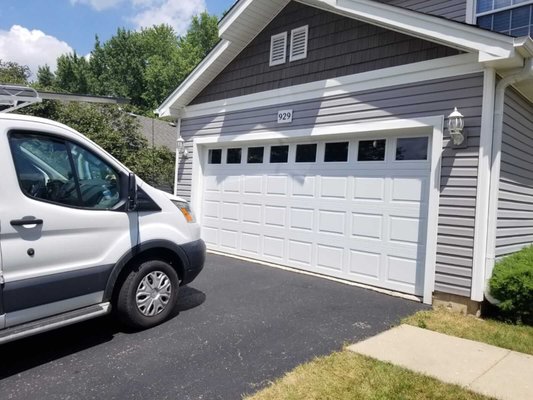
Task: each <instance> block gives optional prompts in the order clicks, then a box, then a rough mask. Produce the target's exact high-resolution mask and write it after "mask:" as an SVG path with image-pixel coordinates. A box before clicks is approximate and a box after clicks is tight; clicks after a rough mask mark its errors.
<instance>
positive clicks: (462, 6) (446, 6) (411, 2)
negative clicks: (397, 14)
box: [376, 0, 466, 22]
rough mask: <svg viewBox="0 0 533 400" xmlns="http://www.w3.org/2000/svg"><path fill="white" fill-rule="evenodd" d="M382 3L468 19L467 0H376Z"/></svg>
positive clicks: (445, 16)
mask: <svg viewBox="0 0 533 400" xmlns="http://www.w3.org/2000/svg"><path fill="white" fill-rule="evenodd" d="M376 1H379V2H380V3H386V4H390V5H392V6H398V7H403V8H407V9H409V10H414V11H419V12H423V13H425V14H431V15H436V16H438V17H444V18H447V19H452V20H454V21H459V22H465V20H466V0H446V1H442V0H376Z"/></svg>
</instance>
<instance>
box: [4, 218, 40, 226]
mask: <svg viewBox="0 0 533 400" xmlns="http://www.w3.org/2000/svg"><path fill="white" fill-rule="evenodd" d="M42 224H43V220H42V219H35V218H34V219H14V220H12V221H11V226H24V225H42Z"/></svg>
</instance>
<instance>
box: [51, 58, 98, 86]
mask: <svg viewBox="0 0 533 400" xmlns="http://www.w3.org/2000/svg"><path fill="white" fill-rule="evenodd" d="M89 76H90V71H89V63H88V62H87V60H86V59H85V57H78V55H77V54H76V53H71V54H63V55H61V56H59V57H58V58H57V70H56V78H55V84H56V85H57V86H58V87H59V88H60V89H62V90H65V91H67V92H69V93H79V94H88V93H91V92H92V90H91V88H90V87H89V82H90V77H89Z"/></svg>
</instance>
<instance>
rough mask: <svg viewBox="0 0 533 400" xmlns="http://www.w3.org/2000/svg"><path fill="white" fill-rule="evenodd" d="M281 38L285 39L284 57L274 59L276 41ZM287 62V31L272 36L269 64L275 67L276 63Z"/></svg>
mask: <svg viewBox="0 0 533 400" xmlns="http://www.w3.org/2000/svg"><path fill="white" fill-rule="evenodd" d="M279 39H283V57H282V58H280V59H279V60H274V59H273V56H274V43H276V42H277V41H278V40H279ZM285 62H287V32H282V33H278V34H277V35H273V36H272V37H271V38H270V62H269V66H271V67H273V66H275V65H281V64H285Z"/></svg>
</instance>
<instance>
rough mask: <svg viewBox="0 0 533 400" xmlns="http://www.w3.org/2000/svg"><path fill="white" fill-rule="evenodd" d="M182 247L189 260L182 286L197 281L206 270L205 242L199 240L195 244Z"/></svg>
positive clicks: (191, 243)
mask: <svg viewBox="0 0 533 400" xmlns="http://www.w3.org/2000/svg"><path fill="white" fill-rule="evenodd" d="M180 247H181V249H182V250H183V251H184V253H185V255H186V256H187V260H188V265H186V266H185V270H184V271H183V280H182V281H181V285H186V284H188V283H191V282H192V281H193V280H194V279H196V277H197V276H198V274H199V273H200V272H201V271H202V269H203V268H204V263H205V254H206V246H205V242H204V241H203V240H202V239H199V240H196V241H194V242H190V243H186V244H182V245H181V246H180Z"/></svg>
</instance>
